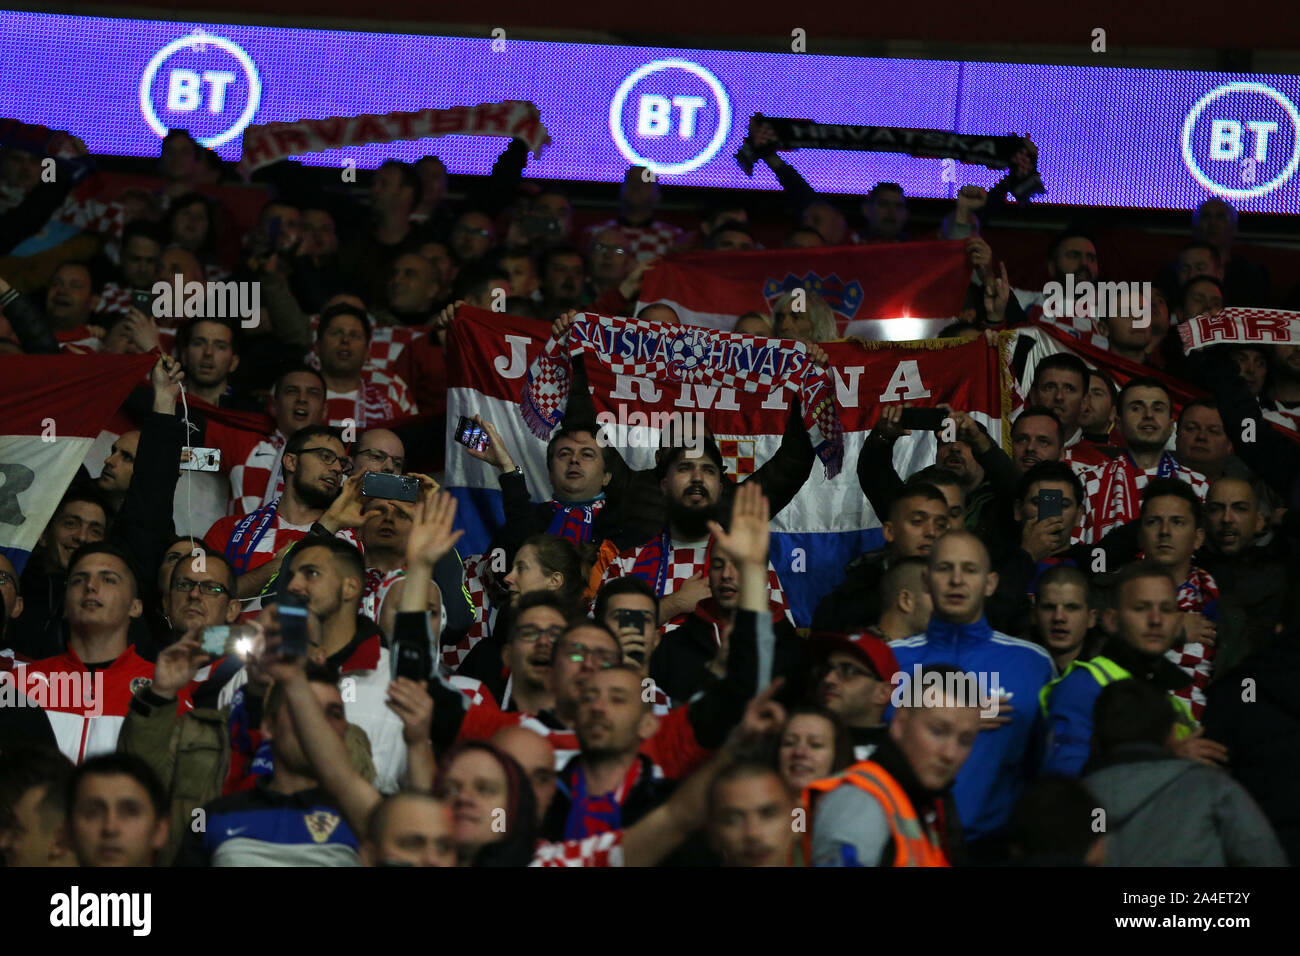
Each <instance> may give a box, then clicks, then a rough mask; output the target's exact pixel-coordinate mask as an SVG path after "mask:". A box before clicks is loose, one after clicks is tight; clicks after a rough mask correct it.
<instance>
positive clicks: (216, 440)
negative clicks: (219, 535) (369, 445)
mask: <svg viewBox="0 0 1300 956" xmlns="http://www.w3.org/2000/svg"><path fill="white" fill-rule="evenodd" d="M271 415H272V417H273V418H274V419H275V430H274V431H273V432H271V434H269V435H259V434H257V433H256V432H252V431H248V430H246V429H239V428H232V427H230V426H228V425H226V424H223V423H222V422H219V421H216V420H214V419H213V418H209V419H208V422H207V431H206V433H205V438H204V441H205V443H206V444H207V445H208V446H210V447H212V448H219V449H220V450H221V467H222V469H223V470H225V471H227V472H228V474H229V476H230V507H229V510H228V513H229V514H230V515H235V516H238V515H245V514H248V513H249V512H250V511H255V510H257V509H258V508H260V507H262V506H263V505H267V504H270V503H271V501H273V500H274V499H275V498H278V497H279V496H280V495H281V494H283V492H284V472H283V471H282V470H281V467H280V455H281V453H282V452H283V451H284V446H285V442H286V441H287V440H288V437H289V436H290V435H292V434H293V433H294V432H296V431H298V429H300V428H306V427H307V426H308V425H324V424H325V380H324V379H323V378H322V377H321V374H320V372H318V371H316V370H315V369H313V368H308V367H307V366H305V365H304V366H300V367H298V368H294V369H290V370H289V371H287V372H284V373H283V374H281V376H280V377H279V378H278V379H276V382H275V388H274V389H273V390H272V392H271Z"/></svg>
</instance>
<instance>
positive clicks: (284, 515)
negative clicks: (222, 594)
mask: <svg viewBox="0 0 1300 956" xmlns="http://www.w3.org/2000/svg"><path fill="white" fill-rule="evenodd" d="M283 459H284V460H283V469H284V474H285V485H284V494H283V495H281V496H280V497H277V498H275V499H274V500H272V501H271V503H270V504H267V505H263V506H262V507H260V508H257V509H256V510H254V511H251V512H249V513H248V514H246V515H243V516H240V517H235V516H233V515H230V516H227V517H225V518H222V519H221V520H220V521H218V522H217V523H216V524H214V525H213V526H212V527H211V528H209V529H208V533H207V534H205V535H204V536H203V540H204V543H205V544H206V545H207V546H208V547H209V548H212V549H213V550H214V551H217V552H218V553H220V554H222V555H224V556H225V558H226V560H227V561H229V562H230V563H231V565H232V566H233V567H234V569H235V573H236V574H237V575H239V596H240V597H241V598H251V597H256V596H257V595H259V594H261V593H262V591H263V589H264V588H265V587H266V585H267V584H268V583H269V582H270V581H271V580H272V578H274V576H275V574H276V572H277V571H278V570H279V567H280V561H281V560H282V559H283V558H284V556H285V555H286V554H288V553H289V549H290V548H292V547H293V545H294V544H296V543H297V542H298V541H299V540H300V539H302V538H303V537H304V536H306V534H307V532H308V531H310V530H311V526H312V525H313V524H314V523H315V522H316V521H318V520H319V519H320V517H321V515H323V514H324V513H325V510H326V509H327V508H329V506H330V504H331V503H332V502H333V501H334V499H335V498H336V497H338V494H339V490H340V489H341V488H342V487H343V480H344V477H345V476H346V475H347V473H348V472H349V471H351V462H350V461H349V460H348V458H347V455H346V454H345V451H344V446H343V439H342V438H341V437H340V436H339V430H338V429H337V428H331V427H330V426H329V425H309V426H308V427H306V428H300V429H298V430H297V431H295V432H294V433H293V435H292V436H291V437H290V438H289V440H288V442H286V443H285V446H284V456H283Z"/></svg>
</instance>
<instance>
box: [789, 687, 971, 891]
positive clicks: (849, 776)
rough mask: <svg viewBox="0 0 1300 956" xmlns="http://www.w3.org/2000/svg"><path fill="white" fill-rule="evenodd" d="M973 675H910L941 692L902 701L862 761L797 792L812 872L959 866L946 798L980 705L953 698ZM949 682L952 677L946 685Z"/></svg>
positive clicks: (957, 835)
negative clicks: (831, 868) (818, 869)
mask: <svg viewBox="0 0 1300 956" xmlns="http://www.w3.org/2000/svg"><path fill="white" fill-rule="evenodd" d="M972 677H973V675H969V674H963V673H962V672H961V671H960V670H959V669H958V668H956V667H949V666H946V665H943V666H929V667H926V668H923V669H918V673H917V674H916V675H909V680H910V681H913V682H915V683H916V684H923V683H925V682H927V681H928V682H931V683H935V682H937V684H938V686H939V687H941V688H944V692H942V693H938V694H934V693H930V694H922V693H921V691H920V687H919V686H918V687H917V689H916V693H914V694H903V695H902V702H903V706H900V707H899V708H898V711H897V713H896V714H895V716H894V720H893V722H892V723H891V724H890V725H889V733H888V734H887V735H886V736H884V737H882V738H881V741H880V744H879V746H878V747H877V748H876V750H875V751H874V752H873V753H872V755H871V758H872V759H870V760H861V761H859V762H858V763H855V764H854V765H853V766H851V767H849V768H848V769H847V770H845V771H844V772H843V773H841V774H839V775H837V776H834V777H829V778H827V779H825V780H817V781H814V782H813V783H812V784H811V785H810V786H809V787H808V789H807V790H805V791H804V796H803V805H804V806H805V807H807V809H808V813H809V815H810V817H811V818H812V819H811V826H810V827H809V831H810V832H809V833H808V834H807V835H806V836H805V837H804V855H805V859H807V860H809V861H810V862H811V863H812V864H813V865H814V866H952V865H954V864H960V863H963V862H965V859H964V847H963V842H962V835H961V828H960V824H959V819H958V815H957V806H956V801H955V800H954V797H953V793H952V786H953V782H954V781H955V780H956V778H957V776H958V774H959V772H960V771H961V769H962V767H963V766H965V764H966V762H967V758H968V757H970V755H971V752H972V748H973V747H975V745H976V743H977V741H978V740H979V739H981V738H982V737H984V736H985V735H983V734H981V733H980V724H981V718H980V705H979V703H978V702H977V701H972V700H968V699H965V697H964V695H962V694H959V693H953V692H952V691H953V689H954V688H955V687H956V685H958V684H959V683H965V682H967V679H968V678H972ZM953 678H959V680H954V679H953Z"/></svg>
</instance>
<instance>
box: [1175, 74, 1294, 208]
mask: <svg viewBox="0 0 1300 956" xmlns="http://www.w3.org/2000/svg"><path fill="white" fill-rule="evenodd" d="M1182 148H1183V163H1184V164H1185V165H1186V166H1187V171H1188V172H1189V173H1191V174H1192V177H1193V178H1194V179H1195V180H1196V181H1197V182H1198V183H1200V184H1201V185H1202V186H1204V187H1205V188H1206V189H1208V190H1210V192H1212V193H1214V194H1215V195H1216V196H1222V197H1224V198H1225V199H1250V198H1251V197H1253V196H1262V195H1264V194H1265V193H1269V192H1272V191H1273V190H1274V189H1277V188H1278V187H1279V186H1281V185H1282V184H1283V183H1285V182H1286V181H1287V180H1288V179H1290V178H1291V176H1292V174H1293V173H1295V171H1296V168H1297V167H1298V166H1300V111H1297V110H1296V107H1295V104H1294V103H1292V102H1291V100H1289V99H1288V98H1287V97H1285V96H1283V95H1282V94H1281V93H1279V92H1278V91H1277V90H1275V89H1273V88H1272V87H1271V86H1265V85H1264V84H1263V83H1245V82H1242V83H1227V84H1225V85H1223V86H1220V87H1217V88H1216V89H1213V90H1211V91H1210V92H1208V93H1206V94H1205V95H1204V96H1202V97H1201V98H1200V99H1199V100H1197V101H1196V104H1195V105H1194V106H1193V107H1192V108H1191V110H1190V111H1189V112H1188V113H1187V118H1186V119H1185V120H1184V121H1183V136H1182Z"/></svg>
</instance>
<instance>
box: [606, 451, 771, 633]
mask: <svg viewBox="0 0 1300 956" xmlns="http://www.w3.org/2000/svg"><path fill="white" fill-rule="evenodd" d="M723 473H724V468H723V463H722V453H721V452H720V451H719V450H718V446H717V443H716V442H714V441H713V440H712V439H707V438H706V439H705V441H704V450H703V454H699V455H692V454H690V453H689V449H686V448H680V447H679V448H674V449H672V450H671V451H669V452H668V454H666V455H665V456H664V457H663V458H662V459H661V460H660V462H659V465H658V467H657V469H656V474H658V476H659V478H660V487H661V489H662V490H663V494H664V498H665V499H666V501H667V504H668V524H666V525H665V526H664V527H663V528H662V529H661V530H660V532H659V533H658V534H657V535H655V537H653V538H651V539H650V540H649V541H647V542H645V543H644V544H641V545H638V546H636V547H634V548H628V549H627V550H625V551H622V552H620V553H619V555H618V556H617V557H616V558H614V559H613V560H612V561H610V563H609V565H608V566H607V567H606V568H605V573H604V576H603V578H602V579H601V584H602V585H604V584H606V583H608V582H609V581H613V580H616V579H617V578H621V577H624V576H632V577H638V578H641V580H643V581H645V582H646V583H648V584H649V585H650V586H651V587H652V588H654V592H655V595H656V596H657V597H658V598H659V599H660V600H659V624H660V626H661V627H663V628H664V630H665V631H671V630H673V629H675V628H677V627H678V626H680V625H681V622H682V621H684V620H685V619H686V615H688V614H690V613H691V612H692V611H694V610H695V606H696V605H697V604H699V602H700V601H702V600H703V599H704V598H706V597H708V596H709V580H708V575H709V561H710V557H711V551H712V541H711V538H710V536H709V529H708V521H709V519H710V518H712V517H713V516H714V510H715V509H716V508H717V506H718V505H719V503H720V502H721V501H722V475H723ZM768 586H769V588H770V589H771V600H772V604H773V607H774V610H778V609H779V611H780V613H781V614H783V615H784V614H788V613H789V610H790V606H789V603H788V602H787V601H786V599H785V593H784V591H783V590H782V589H781V582H780V580H779V579H778V578H777V576H776V570H775V569H774V568H773V567H772V566H771V564H769V565H768Z"/></svg>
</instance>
